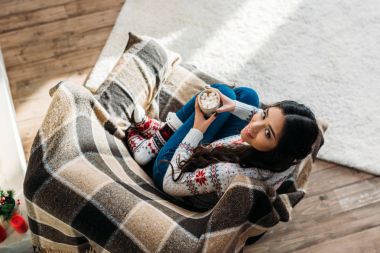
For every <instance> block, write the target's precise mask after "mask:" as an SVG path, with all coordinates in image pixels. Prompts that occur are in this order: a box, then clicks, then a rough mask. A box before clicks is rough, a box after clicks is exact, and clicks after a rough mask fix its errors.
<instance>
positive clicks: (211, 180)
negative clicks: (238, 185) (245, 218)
mask: <svg viewBox="0 0 380 253" xmlns="http://www.w3.org/2000/svg"><path fill="white" fill-rule="evenodd" d="M259 110H261V109H258V108H256V107H254V106H251V105H248V104H244V103H242V102H239V101H236V107H235V110H234V111H233V112H232V114H234V115H236V116H237V117H239V118H241V119H243V120H246V121H250V120H251V118H252V116H253V115H254V114H255V113H257V112H258V111H259ZM202 139H203V133H202V132H201V131H200V130H198V129H196V128H191V129H190V131H189V132H188V133H187V135H186V136H185V138H184V139H183V140H182V142H181V143H180V145H179V146H178V148H177V149H176V151H175V153H174V155H173V157H172V160H171V164H172V165H173V170H171V169H167V170H166V173H165V176H164V179H163V190H164V191H165V192H166V193H168V194H170V195H172V196H178V197H184V196H193V195H200V194H206V193H210V192H216V193H217V195H218V196H219V197H221V196H222V195H223V193H224V192H225V191H226V189H227V188H228V186H229V184H230V183H231V182H232V179H233V177H235V176H236V175H237V174H244V175H246V176H248V177H251V178H254V179H258V180H264V181H266V182H267V183H268V184H270V185H272V186H273V187H274V188H275V189H277V188H278V187H279V186H280V185H281V183H282V182H283V181H284V180H286V178H288V177H289V176H290V175H291V173H292V172H293V170H294V168H295V166H291V167H290V168H288V169H287V170H285V171H283V172H278V173H275V172H271V171H268V170H262V169H257V168H242V167H240V166H239V164H236V163H229V162H219V163H214V164H210V165H208V166H206V167H204V168H198V169H196V170H195V171H194V172H185V173H183V174H182V177H181V178H180V179H179V180H177V181H173V179H172V173H173V174H174V175H173V176H174V178H177V177H178V176H179V174H180V172H181V171H180V169H179V168H178V164H177V159H178V160H179V162H181V161H185V160H187V159H188V158H189V157H190V156H191V155H192V153H193V150H194V149H195V148H196V147H197V146H198V145H199V143H200V141H201V140H202ZM228 144H243V145H244V144H246V145H249V144H248V143H245V142H244V141H243V140H242V139H241V138H240V135H234V136H229V137H226V138H223V139H220V140H217V141H214V142H212V143H210V145H211V147H218V146H221V145H228Z"/></svg>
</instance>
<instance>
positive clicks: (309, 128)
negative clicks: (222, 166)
mask: <svg viewBox="0 0 380 253" xmlns="http://www.w3.org/2000/svg"><path fill="white" fill-rule="evenodd" d="M269 107H278V108H280V109H281V110H282V112H283V114H284V116H285V124H284V127H283V130H282V134H281V137H280V139H279V141H278V145H277V146H276V147H275V148H274V149H273V150H270V151H265V152H263V151H259V150H257V149H255V148H253V147H252V146H251V145H245V144H235V145H231V144H229V145H223V146H218V147H215V148H212V147H210V146H209V145H200V146H198V147H196V148H195V149H194V150H193V154H192V155H191V156H190V157H189V158H188V159H187V160H185V161H181V162H179V160H178V159H177V161H176V162H177V164H178V167H179V168H180V170H181V173H180V174H179V175H178V177H177V178H174V175H173V174H174V173H172V178H173V180H174V181H177V180H179V179H180V178H181V177H182V175H183V173H185V172H193V171H195V170H196V169H198V168H204V167H206V166H208V165H210V164H213V163H218V162H231V163H238V164H239V165H240V166H241V167H242V168H252V167H255V168H258V169H265V170H269V171H273V172H282V171H284V170H286V169H288V168H289V167H290V166H291V165H294V164H297V163H298V162H300V161H301V160H302V159H303V158H305V157H306V156H307V155H308V154H309V153H310V152H311V148H312V145H313V143H314V141H315V140H316V138H317V136H318V125H317V121H316V118H315V116H314V113H313V112H312V111H311V110H310V109H309V108H308V107H306V106H305V105H303V104H299V103H297V102H295V101H291V100H284V101H281V102H278V103H275V104H272V105H269V106H264V107H263V109H266V108H269ZM160 162H169V165H170V166H171V168H172V171H173V166H172V164H171V163H170V161H167V160H162V161H160ZM173 172H174V171H173Z"/></svg>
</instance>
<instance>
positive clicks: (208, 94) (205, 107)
mask: <svg viewBox="0 0 380 253" xmlns="http://www.w3.org/2000/svg"><path fill="white" fill-rule="evenodd" d="M199 106H200V108H201V110H202V112H203V113H204V114H205V115H206V116H210V115H211V114H213V113H214V112H215V111H216V109H218V107H219V106H220V96H219V94H218V93H217V92H216V91H214V90H213V88H208V89H205V90H204V91H202V92H201V93H200V94H199Z"/></svg>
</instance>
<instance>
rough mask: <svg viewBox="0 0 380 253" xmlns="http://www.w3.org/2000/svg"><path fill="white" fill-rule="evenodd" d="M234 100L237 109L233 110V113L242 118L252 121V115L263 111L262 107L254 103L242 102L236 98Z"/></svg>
mask: <svg viewBox="0 0 380 253" xmlns="http://www.w3.org/2000/svg"><path fill="white" fill-rule="evenodd" d="M234 101H235V110H234V111H232V112H231V113H232V114H233V115H235V116H237V117H239V118H240V119H242V120H245V121H250V120H251V119H252V116H253V115H254V114H255V113H257V112H261V111H262V109H260V108H257V107H255V106H253V105H249V104H246V103H243V102H240V101H238V100H234Z"/></svg>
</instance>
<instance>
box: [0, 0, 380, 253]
mask: <svg viewBox="0 0 380 253" xmlns="http://www.w3.org/2000/svg"><path fill="white" fill-rule="evenodd" d="M122 4H123V1H122V0H107V1H104V0H53V1H45V0H24V1H19V0H18V1H16V0H0V46H1V48H2V50H3V54H4V58H5V64H6V66H7V71H8V77H9V81H10V85H11V91H12V96H13V99H14V104H15V109H16V113H17V123H18V127H19V130H20V132H21V136H22V142H23V146H24V150H25V155H26V158H27V160H28V158H29V151H30V147H31V144H32V141H33V138H34V136H35V134H36V132H37V129H38V128H39V126H40V124H41V122H42V119H43V116H44V114H45V112H46V110H47V108H48V105H49V103H50V97H49V95H48V90H49V88H51V87H52V86H53V85H54V84H56V83H57V82H58V81H59V80H62V79H72V80H74V81H77V82H78V84H81V83H82V82H83V81H84V79H85V78H86V76H87V74H88V73H89V71H90V69H91V67H92V66H93V65H94V63H95V62H96V59H97V57H98V56H99V53H100V51H101V49H102V47H103V46H104V44H105V41H106V39H107V36H108V35H109V33H110V31H111V29H112V26H113V24H114V22H115V19H116V17H117V14H118V12H119V11H120V9H121V6H122ZM379 208H380V177H374V176H371V175H368V174H365V173H362V172H359V171H357V170H353V169H349V168H345V167H341V166H338V165H335V164H331V163H326V162H323V161H318V162H317V165H316V167H315V168H314V169H313V173H312V175H311V178H310V181H309V186H308V193H307V195H306V197H305V199H304V200H303V201H301V202H300V203H299V204H298V205H297V206H296V208H295V209H294V212H293V217H292V221H290V222H288V223H281V224H279V225H278V226H276V227H275V228H274V229H272V230H271V231H270V232H268V233H266V234H265V235H264V237H263V238H261V239H260V241H259V242H257V243H256V244H255V245H253V246H250V247H247V248H246V250H245V252H255V253H258V252H271V253H274V252H380V240H379V239H380V212H379V210H380V209H379Z"/></svg>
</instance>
